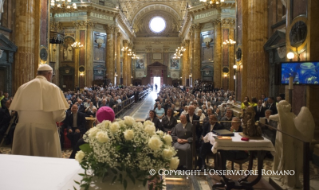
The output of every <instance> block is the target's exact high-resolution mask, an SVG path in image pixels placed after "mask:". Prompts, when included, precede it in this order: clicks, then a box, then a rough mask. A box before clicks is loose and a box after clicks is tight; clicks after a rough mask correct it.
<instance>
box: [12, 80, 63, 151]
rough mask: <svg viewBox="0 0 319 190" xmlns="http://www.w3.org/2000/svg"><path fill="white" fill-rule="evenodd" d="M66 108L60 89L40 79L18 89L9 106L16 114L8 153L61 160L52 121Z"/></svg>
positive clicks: (59, 147) (57, 138) (61, 114)
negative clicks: (16, 119)
mask: <svg viewBox="0 0 319 190" xmlns="http://www.w3.org/2000/svg"><path fill="white" fill-rule="evenodd" d="M68 108H69V105H68V103H67V102H66V99H65V97H64V95H63V93H62V91H61V90H60V88H59V87H57V86H56V85H55V84H53V83H51V82H48V81H47V80H46V78H45V77H44V76H37V77H36V78H35V79H33V80H31V81H30V82H27V83H25V84H23V85H22V86H20V87H19V89H18V91H17V92H16V94H15V96H14V98H13V101H12V103H11V106H10V110H15V111H17V112H18V115H19V122H18V124H17V126H16V129H15V132H14V138H13V144H12V154H18V155H31V156H48V157H62V155H61V146H60V140H59V134H58V129H57V125H56V122H60V121H63V120H64V118H65V111H66V110H67V109H68Z"/></svg>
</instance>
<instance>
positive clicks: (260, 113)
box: [254, 100, 266, 121]
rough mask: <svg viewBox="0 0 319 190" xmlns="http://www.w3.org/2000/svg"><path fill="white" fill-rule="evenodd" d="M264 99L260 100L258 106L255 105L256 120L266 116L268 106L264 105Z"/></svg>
mask: <svg viewBox="0 0 319 190" xmlns="http://www.w3.org/2000/svg"><path fill="white" fill-rule="evenodd" d="M262 103H263V101H262V100H258V102H257V106H255V107H254V110H255V113H256V115H255V121H259V118H261V117H265V111H266V108H265V107H263V106H262Z"/></svg>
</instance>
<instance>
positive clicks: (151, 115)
mask: <svg viewBox="0 0 319 190" xmlns="http://www.w3.org/2000/svg"><path fill="white" fill-rule="evenodd" d="M147 120H150V121H151V122H153V123H154V125H155V127H156V130H162V131H164V130H163V127H162V124H161V122H160V120H159V119H158V118H157V117H156V113H155V111H154V110H150V112H149V117H148V118H146V119H145V121H147Z"/></svg>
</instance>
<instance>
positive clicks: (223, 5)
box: [189, 2, 236, 13]
mask: <svg viewBox="0 0 319 190" xmlns="http://www.w3.org/2000/svg"><path fill="white" fill-rule="evenodd" d="M235 7H236V4H235V2H223V3H220V4H207V5H205V4H200V5H197V6H194V7H192V8H190V9H189V11H190V12H192V13H200V12H203V11H206V10H209V9H218V10H220V9H222V8H235Z"/></svg>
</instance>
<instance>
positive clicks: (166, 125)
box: [162, 108, 177, 134]
mask: <svg viewBox="0 0 319 190" xmlns="http://www.w3.org/2000/svg"><path fill="white" fill-rule="evenodd" d="M176 125H177V120H176V118H175V117H173V109H172V108H168V109H167V115H166V116H164V117H163V119H162V126H163V130H164V132H166V133H168V134H171V132H172V129H173V128H174V127H175V126H176Z"/></svg>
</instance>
